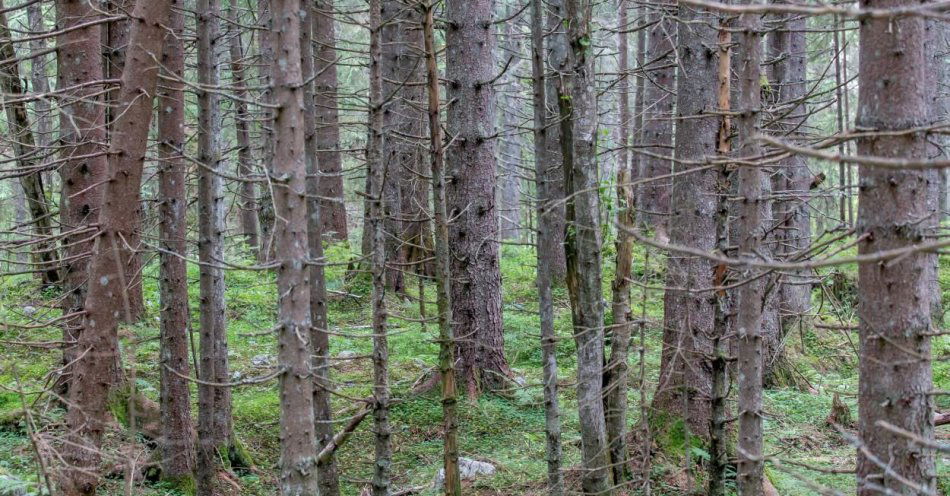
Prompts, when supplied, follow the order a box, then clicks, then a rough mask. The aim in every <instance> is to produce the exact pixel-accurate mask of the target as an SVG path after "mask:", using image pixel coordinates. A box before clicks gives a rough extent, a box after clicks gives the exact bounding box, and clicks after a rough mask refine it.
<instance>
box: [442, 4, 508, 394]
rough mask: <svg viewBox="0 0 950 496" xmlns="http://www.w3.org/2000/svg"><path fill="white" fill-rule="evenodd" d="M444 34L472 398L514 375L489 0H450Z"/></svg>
mask: <svg viewBox="0 0 950 496" xmlns="http://www.w3.org/2000/svg"><path fill="white" fill-rule="evenodd" d="M445 15H446V18H447V20H448V22H449V23H450V25H451V26H452V28H451V29H449V30H448V32H447V33H446V37H445V47H446V57H445V67H446V78H447V79H448V80H449V81H451V84H449V86H448V90H447V94H446V97H447V98H448V99H449V100H453V101H454V103H453V105H452V106H451V107H449V109H448V119H447V129H448V133H449V135H450V136H452V137H453V144H452V145H451V146H449V147H448V149H447V150H446V151H447V154H448V156H447V157H446V158H447V160H446V161H447V164H448V167H449V169H448V171H447V173H448V180H447V182H446V208H447V210H448V218H449V219H451V221H450V222H449V246H450V247H451V251H452V257H451V262H452V263H451V272H450V273H451V274H452V277H451V279H452V318H453V320H454V323H455V324H456V327H455V330H454V334H455V336H456V343H457V344H458V353H459V361H458V373H459V378H460V380H461V381H462V383H463V384H464V386H463V387H464V388H465V390H466V391H467V392H468V395H469V397H470V398H471V397H474V396H477V395H478V394H479V392H480V391H482V390H485V391H496V390H500V389H502V388H504V387H505V386H507V382H508V381H507V379H508V377H510V375H511V371H510V369H509V367H508V361H507V360H506V359H505V353H504V352H505V338H504V334H503V332H502V314H501V269H500V265H499V259H498V257H499V253H498V209H497V207H496V205H495V188H496V177H495V150H494V148H495V146H494V143H495V141H494V140H493V139H489V138H490V135H491V134H492V131H493V127H494V122H495V112H494V98H495V96H494V90H493V89H492V85H491V81H492V79H493V78H494V76H495V74H496V73H495V71H494V70H493V67H494V64H493V63H492V61H493V57H492V51H493V49H494V46H495V41H494V36H493V34H492V31H491V29H489V28H486V26H488V25H490V24H491V19H492V2H491V0H448V2H447V3H446V10H445Z"/></svg>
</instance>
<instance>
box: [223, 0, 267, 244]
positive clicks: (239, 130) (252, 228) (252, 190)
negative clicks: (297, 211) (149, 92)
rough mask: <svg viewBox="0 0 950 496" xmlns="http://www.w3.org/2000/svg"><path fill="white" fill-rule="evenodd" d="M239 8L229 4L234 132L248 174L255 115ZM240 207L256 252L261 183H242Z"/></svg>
mask: <svg viewBox="0 0 950 496" xmlns="http://www.w3.org/2000/svg"><path fill="white" fill-rule="evenodd" d="M237 20H238V19H237V8H236V7H235V6H233V5H232V6H231V7H229V8H228V21H229V22H228V26H229V29H232V31H233V32H231V33H230V39H229V41H228V51H229V54H230V56H231V79H232V81H233V84H234V93H235V96H236V97H237V98H236V99H234V101H233V105H234V136H235V139H236V141H237V146H238V150H237V155H238V156H237V173H238V176H239V177H242V178H246V177H248V176H250V175H251V166H252V163H253V161H254V157H253V156H252V154H251V139H250V129H249V128H250V120H251V116H250V114H249V113H248V111H247V103H245V101H247V100H248V91H247V89H246V85H247V82H248V80H249V79H248V77H247V75H246V72H245V68H244V64H245V62H244V61H245V58H246V57H245V55H244V48H243V43H242V42H241V30H240V29H237V28H236V26H237V24H236V23H237ZM238 198H239V200H238V208H239V209H240V210H241V234H242V235H243V236H244V242H245V243H246V244H247V247H248V248H249V249H250V250H251V252H252V253H256V252H257V249H258V247H259V245H260V237H259V234H258V233H259V231H260V221H259V220H258V218H257V212H258V210H259V209H258V205H257V187H256V186H255V183H254V182H252V181H245V182H242V183H241V186H240V188H239V193H238Z"/></svg>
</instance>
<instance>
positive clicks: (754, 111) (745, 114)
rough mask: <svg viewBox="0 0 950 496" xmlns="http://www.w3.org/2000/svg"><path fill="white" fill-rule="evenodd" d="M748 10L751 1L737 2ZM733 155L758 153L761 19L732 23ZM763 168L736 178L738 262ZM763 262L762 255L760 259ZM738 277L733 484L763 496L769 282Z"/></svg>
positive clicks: (751, 252)
mask: <svg viewBox="0 0 950 496" xmlns="http://www.w3.org/2000/svg"><path fill="white" fill-rule="evenodd" d="M743 3H745V4H749V5H751V2H749V1H746V2H743ZM738 28H739V33H738V52H737V59H738V60H737V62H738V67H737V68H736V72H737V74H738V81H739V85H738V86H739V87H738V95H737V96H738V98H737V107H738V108H737V109H736V110H737V111H738V113H739V115H738V117H737V126H736V128H737V131H738V136H739V147H738V150H737V151H738V155H739V156H740V157H756V156H758V155H759V154H760V153H761V151H760V147H759V145H758V142H757V141H756V138H755V135H756V133H758V132H759V130H760V129H759V115H760V113H761V111H762V100H761V98H762V83H761V79H760V68H759V66H760V64H761V62H762V35H761V30H762V19H761V14H742V15H740V16H739V20H738ZM768 172H769V171H768V170H767V169H766V168H765V167H764V166H758V165H757V166H746V167H741V168H740V169H739V171H738V176H739V219H738V230H739V240H738V241H739V257H740V258H745V259H748V260H752V259H758V258H760V257H762V256H763V254H762V252H763V251H764V250H762V249H760V246H765V244H764V243H763V242H764V241H765V239H766V237H767V236H768V232H769V231H770V230H771V222H770V221H771V204H770V201H769V199H768V198H769V196H770V189H771V188H770V183H769V174H768ZM766 257H767V255H766ZM737 275H738V277H739V280H741V281H748V282H745V283H744V284H743V285H742V286H741V287H740V288H739V301H738V305H737V308H738V315H737V317H736V335H737V339H738V357H737V358H738V361H739V363H738V374H739V381H738V389H739V398H738V410H739V447H738V458H739V462H738V467H737V469H736V485H737V486H738V489H739V494H740V495H741V496H753V495H755V496H758V495H761V494H762V492H763V479H764V475H765V474H764V470H765V461H764V459H763V449H762V443H763V441H762V436H763V434H762V418H763V411H762V380H763V374H762V371H763V363H764V362H763V336H764V333H765V330H764V329H763V316H764V313H765V312H766V311H767V310H766V309H765V307H766V305H767V303H766V300H767V299H768V293H769V292H770V291H771V287H767V284H768V286H771V285H772V284H774V279H772V278H771V277H757V276H760V274H758V273H757V271H756V270H755V269H752V268H750V267H748V266H745V267H739V268H738V274H737Z"/></svg>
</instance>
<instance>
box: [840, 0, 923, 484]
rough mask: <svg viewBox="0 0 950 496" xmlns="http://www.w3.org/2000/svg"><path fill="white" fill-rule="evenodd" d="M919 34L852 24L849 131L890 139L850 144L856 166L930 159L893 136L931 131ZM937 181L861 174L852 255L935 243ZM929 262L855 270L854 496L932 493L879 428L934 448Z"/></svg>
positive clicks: (918, 450)
mask: <svg viewBox="0 0 950 496" xmlns="http://www.w3.org/2000/svg"><path fill="white" fill-rule="evenodd" d="M910 5H912V4H911V3H910V2H907V1H905V0H866V1H864V2H861V7H862V8H868V9H890V8H901V7H909V6H910ZM913 5H919V4H917V3H915V4H913ZM927 24H928V21H927V20H925V19H924V18H922V17H900V18H875V19H866V20H864V21H863V22H862V23H861V24H860V39H861V45H860V56H859V60H860V65H859V79H858V83H859V84H858V88H859V93H858V117H857V122H856V123H855V125H856V126H857V127H859V128H861V129H867V130H875V131H880V132H890V133H889V134H887V135H876V134H871V135H868V136H864V137H862V138H860V139H858V142H857V147H858V155H859V156H876V157H888V158H901V159H911V160H914V159H917V160H923V159H926V158H927V157H928V156H929V150H930V145H929V144H928V142H927V139H928V138H927V136H926V134H925V133H906V132H902V131H903V130H907V129H912V128H918V127H922V126H929V125H931V124H932V123H933V117H934V115H933V113H934V110H935V109H934V108H933V107H932V102H931V99H932V98H933V94H934V91H935V88H934V85H933V82H934V79H935V78H934V77H932V74H931V73H930V71H933V70H934V67H932V66H931V65H930V64H931V57H932V53H930V49H931V45H929V44H928V43H927V41H928V40H927V37H928V36H929V33H928V32H927ZM937 174H938V172H937V171H936V170H929V169H900V170H895V169H883V168H877V167H873V166H869V165H863V164H862V165H861V167H860V171H859V177H860V180H859V185H860V189H859V197H858V225H857V231H858V232H857V234H859V235H860V236H862V241H861V242H860V243H859V244H858V253H859V254H870V253H875V252H879V251H884V250H894V249H901V248H907V247H911V246H914V245H916V244H918V243H920V242H921V241H924V240H927V239H928V238H930V237H931V236H933V235H934V234H935V232H934V231H935V230H936V227H937V225H938V222H939V215H938V212H937V206H938V201H937V199H936V198H935V195H933V194H931V192H932V189H933V188H931V186H933V185H936V184H937V182H938V180H937ZM935 256H936V255H934V254H932V253H925V252H911V253H909V254H908V255H905V256H902V257H900V258H897V259H894V260H890V261H886V262H880V263H867V264H861V265H860V266H859V270H858V301H859V302H860V303H859V305H858V316H859V322H860V323H859V335H860V339H861V360H860V370H859V383H858V411H859V414H860V415H859V418H860V421H859V426H858V433H859V434H860V442H861V443H862V445H861V448H860V449H859V450H858V461H857V478H858V488H857V494H859V495H862V496H864V495H871V494H880V493H882V492H891V493H897V494H911V493H913V494H925V493H932V492H934V491H935V480H934V477H935V474H936V472H935V470H936V468H935V465H934V453H933V450H932V449H928V448H926V447H924V446H922V445H920V444H918V443H916V442H914V441H912V440H910V439H907V438H906V437H904V436H900V435H897V434H895V433H893V432H892V431H890V430H887V429H884V428H882V425H881V424H882V423H887V424H890V425H893V426H895V427H897V428H900V429H904V430H906V431H909V432H910V433H911V434H912V435H914V436H918V437H920V438H922V439H924V440H927V441H929V442H933V438H934V423H933V397H932V396H931V391H932V389H933V381H932V371H931V358H930V356H931V338H930V331H932V329H931V324H932V323H931V291H932V290H933V289H932V285H931V280H932V278H933V277H934V276H933V274H931V271H933V270H934V267H935V265H934V261H933V257H935ZM901 479H903V480H905V481H907V482H908V483H910V484H907V483H905V482H902V481H901ZM911 484H912V485H911ZM915 486H916V487H915Z"/></svg>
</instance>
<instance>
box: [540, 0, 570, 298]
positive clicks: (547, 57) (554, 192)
mask: <svg viewBox="0 0 950 496" xmlns="http://www.w3.org/2000/svg"><path fill="white" fill-rule="evenodd" d="M545 7H546V8H547V16H546V19H545V23H546V25H545V31H544V32H545V33H548V35H547V38H548V41H547V42H546V47H545V52H544V57H543V58H542V62H544V63H546V64H547V65H548V67H547V68H546V69H545V71H544V74H545V76H546V77H545V79H544V85H545V86H544V88H545V90H544V94H545V98H546V101H545V107H546V108H545V114H544V119H545V128H544V130H545V133H544V136H545V155H546V156H547V166H546V168H547V169H546V171H545V172H546V174H545V178H546V179H545V181H546V182H547V185H546V186H547V187H546V188H545V191H546V194H547V198H543V199H542V200H543V201H544V202H545V203H546V204H547V209H546V210H545V212H546V214H547V215H548V217H549V219H548V220H549V221H550V222H551V236H553V237H552V243H553V245H554V246H556V247H557V248H558V249H557V250H555V251H554V253H553V254H551V261H552V272H551V284H552V285H556V284H559V283H560V281H563V280H564V275H565V274H566V273H567V261H566V260H565V258H564V256H565V254H564V250H563V246H564V234H565V233H566V221H565V213H564V170H563V168H562V167H561V126H560V124H559V123H560V119H561V117H560V108H559V103H558V100H557V97H558V93H557V79H558V77H559V74H558V72H557V69H558V67H557V66H558V63H557V62H556V61H555V60H554V56H555V45H556V44H558V43H560V41H558V40H559V39H560V38H561V37H563V36H564V26H565V23H564V0H550V1H548V2H546V3H545Z"/></svg>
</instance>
